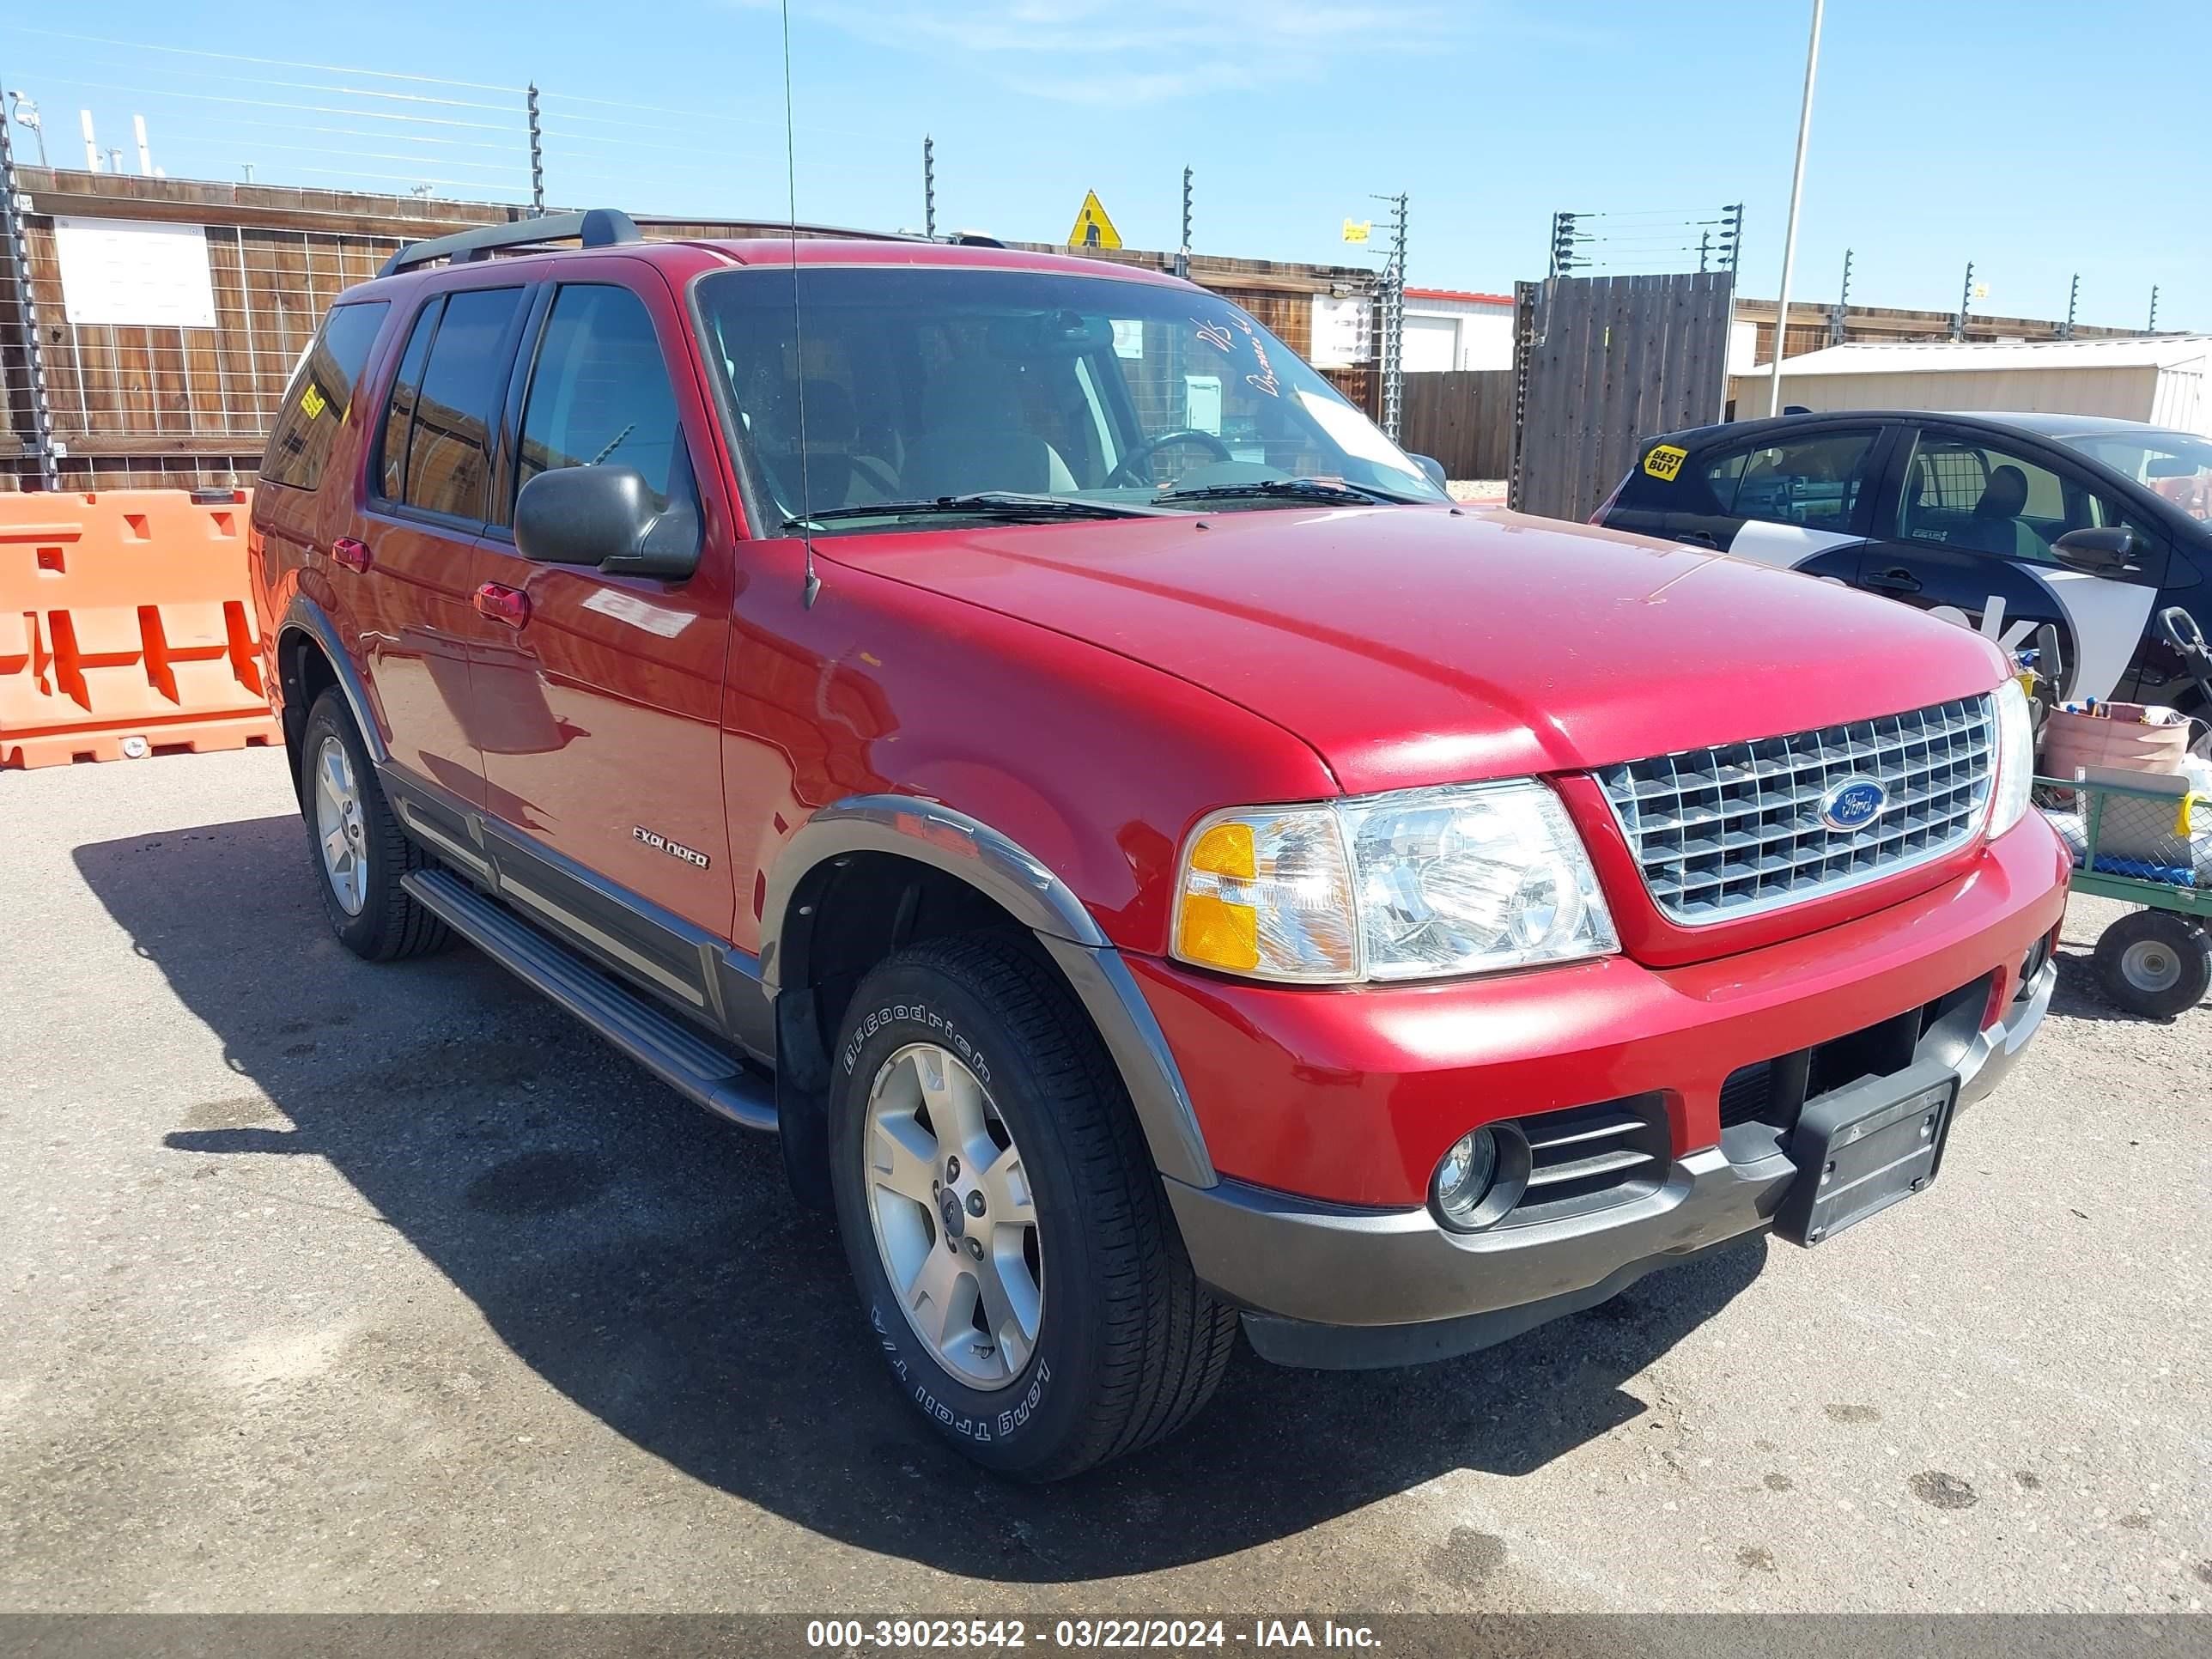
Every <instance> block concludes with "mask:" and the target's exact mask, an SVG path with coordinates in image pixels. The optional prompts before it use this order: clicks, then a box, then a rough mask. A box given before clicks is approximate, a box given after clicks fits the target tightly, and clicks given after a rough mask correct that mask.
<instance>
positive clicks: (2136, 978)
mask: <svg viewBox="0 0 2212 1659" xmlns="http://www.w3.org/2000/svg"><path fill="white" fill-rule="evenodd" d="M2120 972H2121V973H2122V974H2124V975H2126V977H2127V981H2128V983H2129V984H2130V985H2132V986H2134V987H2135V988H2136V990H2138V991H2150V992H2157V991H2170V990H2172V988H2173V987H2174V986H2176V985H2177V984H2179V982H2180V981H2181V958H2180V957H2179V956H2177V955H2175V954H2174V951H2173V948H2172V946H2171V945H2164V944H2161V943H2160V941H2158V940H2156V939H2138V940H2136V943H2135V944H2133V945H2130V946H2128V948H2127V951H2126V952H2125V954H2124V955H2123V956H2122V957H2120Z"/></svg>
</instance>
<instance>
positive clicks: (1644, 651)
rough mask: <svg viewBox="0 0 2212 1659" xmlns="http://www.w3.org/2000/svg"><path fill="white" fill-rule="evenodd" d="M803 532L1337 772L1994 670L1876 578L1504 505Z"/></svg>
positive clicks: (1797, 706)
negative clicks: (1843, 582) (1172, 693)
mask: <svg viewBox="0 0 2212 1659" xmlns="http://www.w3.org/2000/svg"><path fill="white" fill-rule="evenodd" d="M818 551H819V552H820V553H821V554H822V556H824V557H826V558H832V559H836V560H837V561H839V562H844V563H848V564H853V565H856V566H859V567H860V568H866V569H867V570H869V571H871V572H872V573H874V574H879V575H883V576H886V577H890V578H891V579H893V580H898V581H902V582H908V583H912V584H915V585H916V586H921V587H925V588H927V589H929V590H931V591H933V592H939V593H942V594H945V595H946V596H948V597H951V598H954V599H961V600H964V601H966V602H969V603H971V604H974V605H984V606H987V607H989V608H991V609H992V610H994V611H1000V612H1003V613H1005V614H1006V615H1008V616H1011V617H1020V618H1023V619H1025V620H1027V621H1029V622H1032V623H1036V624H1038V625H1040V626H1042V627H1045V628H1049V629H1055V630H1057V631H1058V632H1060V633H1062V634H1065V635H1071V636H1073V637H1074V638H1077V639H1080V640H1084V641H1089V642H1091V643H1092V644H1094V645H1098V646H1102V647H1105V648H1107V649H1109V650H1112V651H1115V652H1117V653H1121V655H1123V656H1126V657H1128V658H1131V659H1134V660H1136V661H1139V662H1142V663H1147V664H1150V665H1154V666H1156V667H1158V668H1160V669H1162V670H1164V671H1166V672H1168V673H1170V674H1174V675H1176V676H1178V677H1179V678H1183V679H1185V680H1188V681H1190V682H1192V683H1193V684H1198V685H1201V686H1204V687H1206V688H1207V689H1209V690H1212V691H1214V692H1215V693H1217V694H1218V695H1219V696H1224V697H1226V698H1229V699H1231V701H1233V702H1237V703H1239V704H1242V705H1243V707H1245V708H1249V709H1250V710H1252V711H1253V712H1254V713H1255V714H1260V715H1261V716H1263V717H1264V718H1266V719H1267V720H1273V721H1274V722H1275V723H1276V724H1278V725H1279V726H1283V727H1285V729H1287V730H1289V731H1291V732H1295V733H1297V735H1298V736H1299V737H1301V738H1304V740H1305V741H1306V742H1307V743H1309V744H1311V745H1312V746H1313V748H1314V749H1315V750H1316V752H1317V753H1318V754H1319V755H1320V756H1321V757H1322V760H1323V761H1324V762H1326V763H1327V764H1328V767H1329V769H1331V771H1332V772H1333V773H1334V775H1335V777H1336V779H1337V781H1338V783H1339V784H1340V787H1343V788H1344V789H1345V790H1346V791H1347V792H1351V793H1361V792H1365V791H1369V790H1376V789H1389V788H1396V787H1406V786H1410V785H1413V784H1420V783H1433V782H1438V781H1451V780H1467V779H1479V778H1485V777H1504V776H1511V775H1523V774H1531V773H1544V772H1561V771H1573V770H1581V769H1588V768H1591V767H1596V766H1603V765H1607V764H1610V763H1614V762H1619V761H1626V760H1635V759H1640V758H1642V757H1644V756H1647V755H1656V754H1663V753H1667V752H1668V751H1671V750H1680V749H1688V748H1693V747H1697V746H1699V745H1700V744H1710V743H1723V742H1729V741H1735V740H1740V739H1743V738H1755V737H1771V736H1776V735H1778V734H1780V733H1783V732H1796V731H1801V730H1804V729H1807V728H1809V727H1814V726H1828V725H1833V724H1836V723H1838V722H1841V721H1844V720H1857V719H1863V718H1865V717H1867V716H1869V715H1873V714H1893V713H1896V712H1898V711H1899V710H1902V709H1907V708H1918V707H1920V706H1922V705H1923V704H1927V703H1933V702H1946V701H1948V700H1949V699H1951V698H1954V697H1963V696H1973V695H1975V694H1978V693H1980V692H1984V691H1987V690H1989V689H1990V686H1991V685H1993V684H1996V681H1997V678H1999V676H2000V674H2001V673H2002V671H2003V659H2002V656H2001V655H2000V654H1999V653H1997V652H1996V649H1995V647H1991V646H1990V645H1989V644H1988V643H1986V642H1985V641H1981V640H1979V639H1978V637H1977V636H1975V635H1971V634H1969V633H1968V632H1967V631H1966V630H1965V629H1960V628H1958V627H1955V626H1954V625H1953V624H1951V623H1945V622H1941V621H1938V620H1936V619H1935V618H1932V617H1928V616H1926V615H1924V614H1923V613H1922V612H1920V611H1915V610H1912V609H1911V608H1909V607H1907V606H1905V605H1899V604H1897V603H1895V602H1894V601H1892V600H1888V599H1877V598H1875V597H1873V596H1871V595H1869V594H1864V593H1859V592H1853V591H1852V590H1850V589H1849V588H1845V587H1842V586H1838V585H1836V584H1834V583H1832V582H1825V581H1820V580H1814V579H1813V578H1810V577H1806V576H1800V575H1796V574H1792V573H1790V572H1787V571H1781V570H1776V569H1772V568H1768V567H1766V566H1764V565H1758V564H1753V563H1749V562H1745V561H1742V560H1737V559H1730V558H1727V557H1724V556H1718V555H1715V554H1712V553H1710V552H1706V551H1704V550H1698V549H1694V548H1689V547H1685V546H1682V545H1680V544H1674V543H1671V542H1662V541H1656V540H1652V539H1650V538H1646V537H1641V536H1632V535H1626V534H1623V533H1621V532H1615V531H1607V530H1600V529H1595V528H1593V527H1590V526H1582V525H1572V524H1564V523H1560V522H1558V521H1556V520H1548V519H1533V518H1528V517H1524V516H1522V515H1519V514H1516V513H1485V512H1474V511H1468V512H1463V513H1462V512H1453V511H1450V510H1449V509H1446V508H1443V507H1436V508H1424V507H1352V508H1327V509H1307V508H1294V509H1293V508H1285V509H1268V510H1261V511H1249V512H1248V511H1231V512H1225V513H1218V514H1216V515H1213V516H1211V517H1203V518H1183V517H1175V518H1158V519H1146V520H1115V521H1103V522H1091V523H1077V524H1067V525H1048V526H1018V527H1016V526H994V527H991V528H988V529H984V530H981V531H976V532H905V533H898V534H881V533H874V534H867V535H861V536H845V537H838V538H834V539H831V538H823V540H822V541H821V542H820V543H819V544H818Z"/></svg>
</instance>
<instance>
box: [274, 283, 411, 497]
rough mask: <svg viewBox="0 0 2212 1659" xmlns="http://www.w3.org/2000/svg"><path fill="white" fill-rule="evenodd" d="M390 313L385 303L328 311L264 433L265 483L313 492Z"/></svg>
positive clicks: (389, 303) (371, 303)
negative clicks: (266, 446)
mask: <svg viewBox="0 0 2212 1659" xmlns="http://www.w3.org/2000/svg"><path fill="white" fill-rule="evenodd" d="M391 309H392V304H391V301H387V300H370V301H363V302H362V303H360V304H357V305H349V306H337V307H333V308H332V309H331V314H330V315H329V316H328V317H326V318H325V319H324V320H323V326H322V329H321V331H320V332H319V333H318V334H317V335H316V336H315V340H314V343H313V345H311V346H309V347H308V348H307V356H306V357H305V358H304V359H303V360H302V361H301V364H300V367H299V369H298V371H297V372H296V373H295V374H294V375H293V376H292V385H291V387H290V389H289V390H288V391H287V392H285V394H284V406H283V408H282V409H281V410H278V411H277V413H276V425H275V426H274V427H273V428H271V429H270V434H269V449H268V452H267V453H265V454H264V455H263V457H262V458H261V476H262V477H263V478H264V480H265V481H267V482H268V483H279V484H284V485H287V486H289V488H291V489H314V488H315V487H316V485H318V484H319V483H321V482H322V478H323V463H324V462H325V461H326V460H327V459H330V453H331V445H332V444H333V443H335V442H336V441H337V433H338V428H340V427H342V426H343V425H344V424H345V418H346V411H347V410H348V409H349V408H350V407H352V404H353V389H354V386H356V384H357V383H358V382H359V381H360V380H361V371H362V368H363V367H364V366H365V365H366V364H367V363H368V349H369V347H371V346H372V345H374V344H375V343H376V332H377V331H378V330H379V329H380V328H382V327H383V326H384V319H385V314H386V313H387V312H389V311H390V310H391Z"/></svg>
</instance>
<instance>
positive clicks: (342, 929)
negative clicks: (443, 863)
mask: <svg viewBox="0 0 2212 1659" xmlns="http://www.w3.org/2000/svg"><path fill="white" fill-rule="evenodd" d="M300 803H301V806H300V810H301V817H304V818H305V819H306V820H307V847H308V851H309V854H310V856H311V858H312V860H313V866H314V870H315V875H316V885H317V887H318V889H319V890H320V892H321V893H322V896H323V912H324V914H325V915H327V916H329V918H330V921H331V931H332V932H334V933H337V936H338V939H339V941H340V942H341V943H343V945H345V947H346V949H348V950H349V951H352V952H353V953H354V954H355V955H356V956H357V957H367V958H368V960H370V961H371V962H389V961H391V960H392V959H393V958H395V957H412V956H421V955H422V954H423V953H425V952H427V951H435V950H437V949H439V948H440V947H441V946H442V945H445V944H446V942H447V939H448V938H449V937H450V935H449V934H448V933H447V929H446V924H445V923H444V922H442V921H439V920H438V918H437V917H435V916H434V915H431V914H430V912H429V911H428V910H426V909H424V908H422V906H421V905H419V904H417V903H416V902H415V900H414V899H413V898H412V897H411V896H410V895H409V894H408V893H407V891H406V890H404V888H402V887H401V886H400V884H399V878H401V877H402V876H404V875H405V874H406V873H407V872H409V871H410V870H419V869H421V868H422V866H424V865H426V864H428V862H429V859H428V855H427V854H424V853H423V851H422V848H419V847H417V846H416V845H415V843H414V842H410V841H409V840H408V839H407V837H406V836H405V835H404V834H403V833H401V831H400V828H399V823H398V819H396V818H395V817H392V807H391V805H390V804H389V803H388V802H387V801H386V799H385V798H384V790H383V788H382V787H381V786H380V785H379V783H378V782H377V781H376V769H375V768H374V766H373V765H371V764H370V763H369V758H368V749H367V747H366V746H365V745H364V744H362V740H361V732H360V731H359V729H358V728H356V726H355V725H354V723H353V712H352V710H351V709H349V708H347V707H346V702H345V699H344V698H343V696H340V695H339V694H338V692H337V690H336V689H335V688H334V689H332V690H328V691H325V692H324V693H323V695H322V696H319V697H318V698H316V699H315V703H314V707H313V708H311V709H309V710H308V711H307V725H306V726H304V727H303V728H302V730H301V738H300Z"/></svg>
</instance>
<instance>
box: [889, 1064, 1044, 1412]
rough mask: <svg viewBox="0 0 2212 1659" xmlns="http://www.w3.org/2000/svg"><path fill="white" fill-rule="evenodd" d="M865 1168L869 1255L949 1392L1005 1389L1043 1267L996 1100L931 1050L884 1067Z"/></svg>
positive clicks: (1039, 1299) (1031, 1339)
mask: <svg viewBox="0 0 2212 1659" xmlns="http://www.w3.org/2000/svg"><path fill="white" fill-rule="evenodd" d="M861 1158H862V1160H863V1164H864V1168H863V1170H862V1174H863V1176H865V1178H866V1182H867V1206H868V1220H869V1225H871V1227H872V1229H873V1231H874V1233H875V1240H876V1252H877V1255H878V1258H879V1259H880V1260H881V1261H882V1263H883V1268H884V1277H885V1278H887V1279H889V1280H890V1286H891V1292H892V1294H893V1295H894V1296H895V1297H897V1298H898V1304H899V1309H900V1311H901V1312H902V1313H903V1314H904V1315H905V1316H906V1322H907V1324H908V1327H909V1328H911V1329H912V1330H913V1332H914V1334H915V1337H916V1338H917V1339H918V1340H920V1341H921V1344H922V1346H924V1347H926V1348H927V1349H928V1350H929V1352H930V1353H931V1355H932V1357H933V1358H935V1359H936V1361H937V1363H938V1364H939V1365H941V1366H943V1367H944V1369H945V1371H946V1372H947V1373H948V1374H950V1375H951V1376H952V1377H953V1378H954V1379H955V1380H956V1381H957V1382H959V1383H964V1384H965V1385H967V1386H968V1387H969V1388H971V1389H979V1390H982V1391H986V1392H987V1391H989V1390H992V1389H1003V1388H1005V1387H1006V1386H1007V1385H1008V1384H1010V1383H1012V1382H1013V1381H1014V1379H1015V1378H1016V1377H1018V1376H1020V1375H1021V1374H1022V1371H1023V1369H1024V1367H1025V1366H1027V1365H1028V1364H1029V1361H1030V1355H1031V1354H1032V1353H1034V1352H1036V1340H1037V1330H1038V1328H1039V1325H1040V1323H1041V1322H1042V1318H1043V1314H1044V1261H1043V1253H1042V1239H1041V1238H1040V1237H1039V1235H1038V1231H1037V1225H1036V1224H1037V1215H1036V1197H1035V1194H1033V1193H1032V1191H1031V1189H1030V1182H1029V1176H1028V1173H1027V1170H1026V1169H1025V1168H1024V1164H1023V1163H1022V1156H1021V1151H1020V1149H1019V1148H1018V1147H1017V1146H1015V1145H1014V1139H1013V1134H1012V1131H1011V1130H1010V1129H1009V1128H1008V1127H1007V1125H1006V1119H1005V1118H1004V1117H1003V1116H1001V1115H1000V1112H999V1109H998V1107H997V1105H996V1104H995V1103H994V1102H993V1100H992V1098H991V1091H989V1090H988V1089H987V1088H986V1087H985V1086H984V1085H983V1084H982V1082H981V1079H978V1078H977V1077H976V1075H975V1073H974V1072H972V1071H971V1070H969V1067H968V1066H967V1065H966V1063H965V1062H964V1061H963V1060H961V1059H960V1057H959V1056H958V1055H957V1054H953V1053H952V1052H951V1050H949V1049H946V1048H940V1047H939V1046H938V1045H937V1044H936V1043H933V1042H915V1043H909V1044H908V1045H907V1046H906V1047H904V1048H901V1049H899V1050H898V1051H897V1052H896V1054H892V1055H891V1057H890V1059H888V1060H885V1061H884V1063H883V1066H882V1067H881V1068H880V1069H879V1070H878V1072H877V1073H876V1076H875V1081H874V1082H873V1083H872V1085H870V1087H869V1091H868V1109H867V1118H866V1124H865V1127H864V1129H863V1133H862V1141H861Z"/></svg>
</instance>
